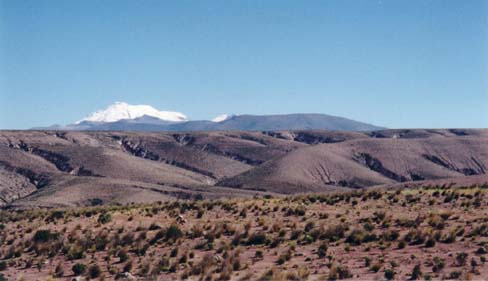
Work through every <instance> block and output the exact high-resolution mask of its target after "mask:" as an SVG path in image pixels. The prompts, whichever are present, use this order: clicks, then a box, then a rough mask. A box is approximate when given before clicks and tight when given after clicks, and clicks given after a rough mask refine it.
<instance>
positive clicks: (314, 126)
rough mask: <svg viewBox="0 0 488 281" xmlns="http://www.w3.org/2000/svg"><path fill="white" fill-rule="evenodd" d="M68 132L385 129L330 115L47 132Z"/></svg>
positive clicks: (144, 122)
mask: <svg viewBox="0 0 488 281" xmlns="http://www.w3.org/2000/svg"><path fill="white" fill-rule="evenodd" d="M35 129H53V130H68V131H266V130H334V131H375V130H381V129H384V127H379V126H375V125H371V124H367V123H363V122H359V121H355V120H351V119H347V118H343V117H337V116H331V115H327V114H306V113H296V114H284V115H247V114H245V115H234V116H231V117H229V118H227V119H225V120H223V121H220V122H215V121H209V120H196V121H181V122H171V121H165V120H161V119H158V118H156V117H151V116H146V115H144V116H142V117H138V118H135V119H122V120H118V121H115V122H94V121H81V122H79V123H76V124H70V125H66V126H51V127H48V128H35Z"/></svg>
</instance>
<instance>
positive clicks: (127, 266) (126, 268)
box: [123, 261, 132, 272]
mask: <svg viewBox="0 0 488 281" xmlns="http://www.w3.org/2000/svg"><path fill="white" fill-rule="evenodd" d="M123 270H124V272H131V270H132V261H128V262H127V263H126V264H125V265H124V268H123Z"/></svg>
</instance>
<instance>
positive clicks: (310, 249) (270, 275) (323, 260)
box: [0, 185, 488, 280]
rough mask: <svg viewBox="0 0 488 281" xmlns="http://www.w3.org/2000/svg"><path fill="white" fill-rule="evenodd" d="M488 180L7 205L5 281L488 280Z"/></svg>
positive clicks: (1, 247) (2, 236)
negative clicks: (157, 199) (30, 206)
mask: <svg viewBox="0 0 488 281" xmlns="http://www.w3.org/2000/svg"><path fill="white" fill-rule="evenodd" d="M487 193H488V185H482V186H471V187H466V188H454V187H440V186H438V187H423V188H411V189H401V190H389V191H382V190H376V189H372V190H369V191H364V190H361V191H352V192H340V193H327V194H309V195H299V196H288V197H283V196H280V197H271V196H266V197H264V198H263V197H262V198H256V199H252V198H248V199H243V198H241V199H225V200H179V201H174V202H161V203H151V204H137V205H126V206H99V207H83V208H81V207H78V208H66V209H65V208H59V209H31V210H24V211H12V210H10V211H7V210H5V211H0V276H3V278H4V279H1V278H2V277H0V280H5V279H7V280H49V279H57V278H59V279H66V280H69V279H72V278H74V277H75V275H79V280H82V279H83V278H87V279H93V280H114V279H117V280H179V279H188V280H305V279H308V280H335V279H349V278H352V279H361V280H380V279H397V280H406V279H414V280H416V279H421V280H430V279H434V280H440V279H456V280H457V279H461V280H482V279H484V278H486V276H488V265H487V264H486V256H487V253H488V204H487V202H488V200H487V196H488V194H487Z"/></svg>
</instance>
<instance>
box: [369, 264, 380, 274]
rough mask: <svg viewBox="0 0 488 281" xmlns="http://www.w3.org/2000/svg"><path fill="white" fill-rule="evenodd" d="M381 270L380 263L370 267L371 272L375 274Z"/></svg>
mask: <svg viewBox="0 0 488 281" xmlns="http://www.w3.org/2000/svg"><path fill="white" fill-rule="evenodd" d="M380 269H381V264H380V263H375V264H373V265H372V266H370V267H369V270H371V271H373V272H378V271H380Z"/></svg>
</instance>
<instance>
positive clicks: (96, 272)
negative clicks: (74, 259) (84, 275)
mask: <svg viewBox="0 0 488 281" xmlns="http://www.w3.org/2000/svg"><path fill="white" fill-rule="evenodd" d="M101 274H102V270H101V269H100V266H98V265H97V264H94V265H91V266H90V267H89V268H88V276H89V277H90V278H98V277H100V275H101Z"/></svg>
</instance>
